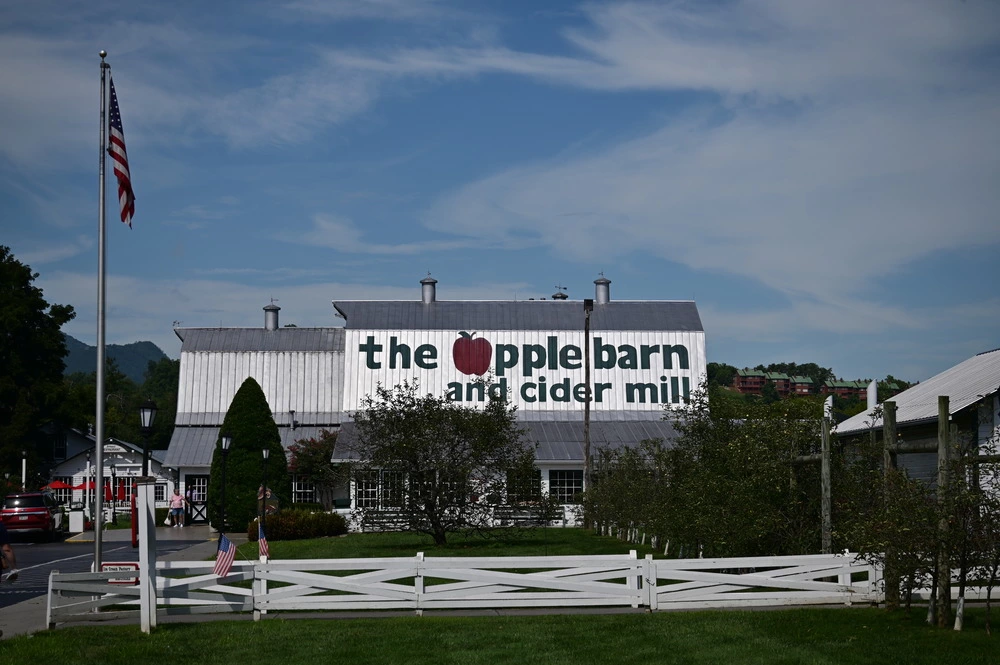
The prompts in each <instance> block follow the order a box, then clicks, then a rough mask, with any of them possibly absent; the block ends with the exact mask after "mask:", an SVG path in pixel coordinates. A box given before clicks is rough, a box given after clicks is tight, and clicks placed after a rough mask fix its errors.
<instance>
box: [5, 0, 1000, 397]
mask: <svg viewBox="0 0 1000 665" xmlns="http://www.w3.org/2000/svg"><path fill="white" fill-rule="evenodd" d="M101 49H105V50H107V51H108V53H109V56H108V62H109V63H110V64H111V66H112V73H113V76H114V80H115V87H116V89H117V92H118V98H119V101H120V104H121V112H122V119H123V123H124V128H125V137H126V143H127V146H128V154H129V161H130V165H131V172H132V179H133V182H134V185H135V191H136V197H137V201H136V215H135V220H134V228H133V229H132V230H131V231H130V230H129V229H128V228H127V227H125V226H123V225H122V224H121V223H120V222H119V221H118V219H117V209H116V201H115V196H114V194H110V193H109V197H108V227H107V229H108V252H107V262H108V268H107V276H108V278H107V289H108V291H107V292H108V303H109V309H108V318H107V341H108V343H128V342H132V341H137V340H151V341H153V342H155V343H156V344H158V345H159V346H160V347H161V348H162V349H163V350H164V351H165V352H166V353H167V354H168V355H170V356H172V357H178V356H179V351H180V344H179V341H178V339H177V338H176V336H175V335H174V333H173V331H172V328H173V326H174V325H175V322H179V325H181V326H185V327H188V326H198V327H200V326H219V325H222V326H259V325H263V313H262V310H261V308H262V307H263V306H264V305H267V304H268V303H269V302H270V300H271V299H272V298H274V299H276V300H277V304H278V305H279V306H280V307H281V308H282V312H281V321H282V323H283V324H284V323H295V324H297V325H300V326H327V325H339V324H340V323H341V321H340V320H339V319H337V318H335V317H334V310H333V307H332V306H331V304H330V303H331V301H332V300H348V299H369V298H370V299H416V298H418V297H419V294H420V286H419V280H420V279H422V278H423V277H424V276H426V275H427V273H428V272H430V273H431V274H432V275H433V276H434V277H435V278H436V279H437V280H438V281H439V284H438V297H439V299H444V300H455V299H513V298H522V299H523V298H529V297H548V296H550V295H551V294H552V293H554V292H555V290H556V289H555V286H556V285H564V286H566V287H568V291H567V293H568V294H569V296H570V297H571V298H573V299H581V298H589V297H593V292H594V287H593V280H594V279H595V278H597V277H598V276H599V274H600V273H604V274H605V275H606V276H607V277H608V278H609V279H611V280H612V285H611V295H612V298H613V299H620V300H626V299H627V300H637V299H651V300H675V299H681V300H689V299H693V300H695V301H696V302H697V304H698V308H699V310H700V312H701V315H702V319H703V322H704V324H705V330H706V336H707V346H708V360H709V361H710V362H723V363H728V364H731V365H736V366H738V367H743V366H752V365H756V364H758V363H765V364H766V363H770V362H798V363H806V362H815V363H818V364H820V365H821V366H824V367H831V368H832V369H833V370H834V372H835V373H836V374H837V375H838V376H840V377H842V378H847V379H854V378H881V377H884V376H885V375H887V374H892V375H894V376H896V377H898V378H903V379H907V380H910V381H918V380H924V379H926V378H928V377H930V376H932V375H934V374H936V373H938V372H940V371H942V370H944V369H946V368H948V367H950V366H951V365H953V364H955V363H958V362H960V361H962V360H964V359H965V358H967V357H969V356H971V355H974V354H975V353H978V352H980V351H985V350H989V349H993V348H996V347H1000V268H998V265H1000V262H998V260H997V254H998V249H1000V215H998V212H997V211H998V210H1000V168H998V167H1000V4H998V3H996V2H994V1H992V0H965V1H964V2H959V1H958V0H880V1H879V2H874V3H873V2H871V1H870V0H866V1H854V0H837V1H836V2H834V1H833V0H830V1H824V2H820V1H817V0H734V1H728V2H722V1H720V2H714V1H708V0H706V1H697V2H695V1H689V2H656V3H641V2H628V3H601V2H597V3H577V2H528V1H524V2H513V1H511V2H476V1H462V2H457V1H456V2H448V1H445V0H367V1H366V0H329V1H324V0H289V1H288V2H281V1H280V0H275V1H272V2H254V1H253V0H248V1H243V2H213V3H203V2H185V1H183V0H180V1H177V2H171V3H158V2H156V3H154V2H131V3H124V2H102V1H100V0H89V1H87V2H77V1H75V0H60V1H51V2H50V1H48V0H36V1H35V2H32V3H3V4H0V60H2V61H3V62H4V63H6V66H5V67H3V68H2V69H0V84H2V87H3V89H4V90H5V91H6V94H4V95H3V96H2V97H0V123H2V126H3V127H5V128H6V129H5V131H4V132H2V134H0V205H2V211H3V215H2V221H0V243H2V244H6V245H9V246H10V247H11V248H12V250H13V252H14V255H15V257H16V258H18V259H19V260H21V261H23V262H25V263H28V264H29V265H31V267H32V268H33V269H34V270H35V271H37V272H38V273H39V274H40V276H39V278H38V280H37V282H36V284H37V285H38V286H40V287H41V288H43V289H44V291H45V296H46V298H47V299H48V300H49V301H50V302H53V303H61V304H71V305H73V306H74V307H75V308H76V311H77V318H76V319H75V320H74V321H73V322H71V323H70V324H68V325H67V326H66V327H65V331H66V332H67V333H69V334H71V335H73V336H74V337H76V338H78V339H80V340H81V341H84V342H87V343H90V344H93V343H95V339H96V327H97V324H96V315H95V311H96V302H97V228H98V219H97V218H98V215H97V189H98V177H97V159H95V158H96V157H97V152H98V132H97V129H98V126H99V122H98V111H99V96H98V95H99V80H100V78H99V77H100V73H99V72H100V70H99V58H98V56H97V53H98V51H100V50H101ZM113 180H114V178H113V176H111V175H110V167H109V192H111V186H112V183H113Z"/></svg>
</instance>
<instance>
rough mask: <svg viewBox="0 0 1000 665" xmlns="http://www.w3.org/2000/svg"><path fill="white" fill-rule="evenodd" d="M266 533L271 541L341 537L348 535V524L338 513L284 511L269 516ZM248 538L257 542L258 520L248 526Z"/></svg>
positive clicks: (266, 522)
mask: <svg viewBox="0 0 1000 665" xmlns="http://www.w3.org/2000/svg"><path fill="white" fill-rule="evenodd" d="M264 533H265V534H266V535H267V539H268V540H269V541H275V540H303V539H305V538H323V537H325V536H341V535H343V534H345V533H347V522H346V521H344V518H343V517H341V516H340V515H338V514H337V513H327V512H311V511H308V510H284V511H282V512H280V513H277V514H275V515H268V516H267V520H266V521H265V522H264ZM247 538H248V539H249V540H251V541H255V540H257V520H256V519H254V520H253V521H252V522H250V523H249V524H248V525H247Z"/></svg>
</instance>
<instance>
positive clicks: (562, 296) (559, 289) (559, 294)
mask: <svg viewBox="0 0 1000 665" xmlns="http://www.w3.org/2000/svg"><path fill="white" fill-rule="evenodd" d="M567 298H569V296H568V295H566V287H565V286H559V285H558V284H556V292H555V293H553V294H552V299H553V300H566V299H567Z"/></svg>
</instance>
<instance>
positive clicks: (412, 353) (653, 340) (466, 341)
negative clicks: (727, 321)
mask: <svg viewBox="0 0 1000 665" xmlns="http://www.w3.org/2000/svg"><path fill="white" fill-rule="evenodd" d="M345 344H346V346H345V372H344V376H345V377H346V381H345V386H344V408H345V410H347V411H356V410H357V409H359V408H360V406H361V401H362V400H363V399H364V398H365V397H366V396H367V395H374V394H375V392H376V388H377V386H378V384H382V385H383V386H393V385H398V384H400V383H402V382H403V381H412V380H414V379H416V380H417V381H418V382H419V384H420V389H421V391H426V392H429V393H432V394H437V395H444V396H447V397H448V398H449V399H451V400H453V401H455V402H459V403H462V404H464V405H467V406H481V405H483V404H485V403H486V402H487V401H488V400H489V397H490V395H497V394H504V395H506V396H507V397H508V399H509V400H510V401H511V402H512V403H513V404H514V405H515V406H517V407H518V409H520V410H524V411H566V412H570V411H578V410H581V409H582V408H583V405H584V403H585V400H586V395H587V391H586V386H587V384H586V382H585V374H586V364H587V359H586V358H585V340H584V334H583V332H582V331H567V330H557V331H544V330H541V331H540V330H521V331H517V330H514V331H511V330H498V331H476V332H473V331H461V330H447V331H446V330H416V331H415V330H397V331H392V330H348V331H347V335H346V340H345ZM589 355H590V359H589V364H590V383H591V390H592V395H593V397H592V401H591V406H592V408H595V409H605V410H615V411H659V410H662V409H663V408H664V407H665V406H668V405H669V406H681V405H683V404H684V403H685V402H686V401H687V398H688V397H689V396H690V395H691V393H692V392H694V391H695V390H697V389H698V387H699V385H700V384H701V381H702V380H703V379H704V377H705V374H706V370H707V365H706V360H705V333H703V332H669V331H663V332H660V331H635V332H629V331H607V330H602V331H595V332H593V333H592V334H591V339H590V354H589Z"/></svg>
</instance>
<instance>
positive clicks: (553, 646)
mask: <svg viewBox="0 0 1000 665" xmlns="http://www.w3.org/2000/svg"><path fill="white" fill-rule="evenodd" d="M922 618H923V613H922V612H914V614H913V616H912V617H909V618H908V617H906V616H905V614H903V613H897V614H889V613H887V612H885V611H883V610H878V609H835V610H822V609H796V610H777V611H767V612H736V611H733V612H662V613H653V614H597V615H555V616H502V617H501V616H481V617H471V618H470V617H461V618H459V617H441V616H432V615H425V616H423V617H412V616H406V617H398V618H383V619H349V620H322V619H292V618H278V617H272V618H268V619H266V620H265V621H262V622H260V623H254V622H252V621H227V622H211V623H184V624H169V625H161V626H160V627H158V628H157V629H156V630H155V631H154V632H153V634H152V635H148V636H147V635H143V634H142V633H141V632H140V631H139V628H138V627H137V626H113V627H109V626H98V627H90V626H77V627H73V628H62V629H58V630H55V631H49V632H45V633H39V634H36V635H34V636H32V637H27V636H24V637H16V638H13V639H10V640H7V641H4V642H0V661H2V662H4V663H22V664H29V663H30V664H31V665H41V664H45V663H53V664H58V665H74V664H76V663H79V664H81V665H94V664H95V663H101V664H102V665H114V664H116V663H121V664H122V665H134V664H135V663H145V662H157V663H158V662H166V663H170V664H171V665H188V664H197V665H203V664H204V663H206V662H209V661H221V662H231V663H268V664H271V663H280V664H281V665H296V664H298V663H303V664H309V665H314V664H317V663H332V662H343V663H350V664H351V665H360V664H364V663H378V664H380V665H393V664H395V663H406V664H413V665H419V664H422V663H427V664H428V665H442V664H447V663H455V664H462V665H475V664H478V663H482V664H484V665H486V664H489V665H501V664H503V663H512V664H518V665H520V664H530V663H545V664H547V665H548V664H552V665H558V664H560V663H567V664H571V665H581V664H585V663H602V664H603V663H614V664H617V663H624V664H627V663H656V664H660V665H662V664H665V663H685V664H693V665H697V664H700V663H705V664H706V665H708V664H711V665H718V664H729V663H773V664H792V663H828V664H831V665H833V664H837V665H851V664H854V663H873V664H875V663H877V664H878V665H889V664H893V663H906V664H913V665H921V664H923V663H927V664H928V665H931V664H933V665H962V664H965V663H982V664H984V665H985V664H987V663H989V664H991V665H995V663H997V662H1000V637H990V636H988V635H986V633H985V631H984V630H983V627H982V620H983V614H982V612H981V611H974V612H972V613H971V615H970V616H969V617H968V619H967V629H966V631H965V632H962V633H956V632H954V631H951V630H940V629H933V628H929V627H927V626H926V625H925V624H924V622H923V621H922Z"/></svg>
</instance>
